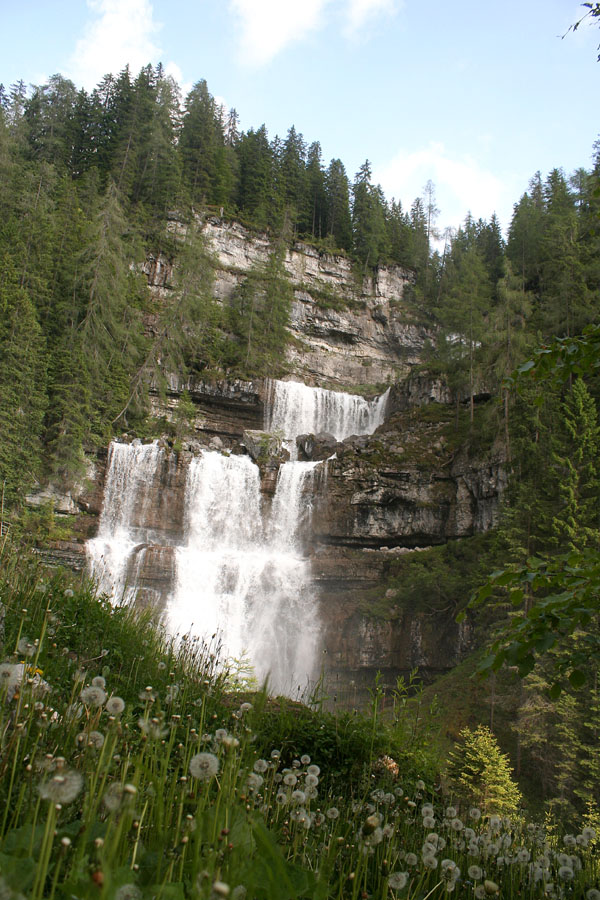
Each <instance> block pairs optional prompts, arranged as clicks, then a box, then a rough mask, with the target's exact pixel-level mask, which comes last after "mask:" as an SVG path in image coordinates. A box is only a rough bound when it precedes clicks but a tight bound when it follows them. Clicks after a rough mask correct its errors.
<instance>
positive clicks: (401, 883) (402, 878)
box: [388, 872, 408, 891]
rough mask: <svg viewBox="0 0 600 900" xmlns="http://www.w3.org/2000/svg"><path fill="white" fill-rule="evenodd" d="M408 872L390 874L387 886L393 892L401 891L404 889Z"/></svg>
mask: <svg viewBox="0 0 600 900" xmlns="http://www.w3.org/2000/svg"><path fill="white" fill-rule="evenodd" d="M407 881H408V872H391V873H390V875H389V877H388V885H389V886H390V887H391V889H392V890H393V891H401V890H402V889H403V888H405V887H406V883H407Z"/></svg>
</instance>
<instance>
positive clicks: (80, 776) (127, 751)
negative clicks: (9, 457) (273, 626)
mask: <svg viewBox="0 0 600 900" xmlns="http://www.w3.org/2000/svg"><path fill="white" fill-rule="evenodd" d="M0 563H1V566H2V568H1V581H0V590H1V596H2V604H3V609H4V612H5V624H4V635H3V651H4V653H3V657H4V661H3V662H2V664H1V666H0V684H1V685H2V686H1V687H0V739H1V761H0V798H1V801H2V802H1V803H0V873H1V874H0V879H1V880H0V896H2V897H14V898H17V897H23V896H25V897H28V898H31V900H41V898H50V900H54V898H57V900H72V898H79V900H87V898H100V900H127V898H129V900H135V898H164V900H184V898H202V900H216V898H220V897H231V898H232V900H234V898H235V900H241V898H244V897H246V898H248V900H252V898H255V900H290V898H293V900H295V898H298V900H299V898H315V900H328V898H331V900H334V898H335V900H346V898H347V900H364V898H377V900H379V898H381V900H387V898H389V900H395V898H399V900H404V898H406V900H408V898H410V900H417V898H419V900H425V898H429V897H431V898H441V897H445V895H446V894H447V893H451V892H453V891H454V892H455V893H456V896H459V897H483V896H502V897H512V896H515V897H516V896H519V897H529V898H533V897H543V896H566V895H567V894H568V896H572V897H583V896H585V892H586V891H589V890H591V889H594V888H595V885H597V880H598V869H597V859H596V856H595V854H594V849H595V846H596V845H595V837H594V836H593V835H592V832H590V831H588V832H583V831H582V832H581V834H580V835H574V836H573V837H572V839H571V838H569V840H568V841H567V843H566V844H564V843H563V838H562V836H560V837H559V835H558V832H556V833H554V834H551V835H548V834H547V833H546V832H545V831H544V830H543V828H542V827H541V826H540V825H532V824H529V825H527V824H526V823H525V822H524V821H522V820H521V819H520V818H515V820H514V821H513V822H512V823H508V822H507V821H506V820H499V819H498V820H497V819H495V818H494V817H493V816H492V814H491V813H492V810H491V809H486V810H484V811H483V815H482V816H480V817H477V818H474V816H475V813H472V814H471V818H469V812H468V808H465V809H464V810H458V811H456V812H457V814H456V815H455V814H454V812H453V811H452V810H451V809H448V806H449V798H448V797H445V796H443V795H442V794H441V791H440V782H439V778H438V766H439V762H440V761H439V760H438V759H437V757H436V754H435V750H434V746H433V743H434V742H433V741H432V733H431V730H430V729H429V730H427V729H423V728H422V727H421V716H420V712H419V706H418V704H417V705H415V703H414V702H413V700H412V698H411V697H410V695H409V691H408V689H407V687H406V686H403V685H401V686H399V689H398V691H397V692H396V695H395V697H394V703H393V711H392V714H391V715H390V716H389V717H386V718H385V719H384V718H382V716H381V714H380V712H379V709H380V700H381V696H380V694H381V692H380V689H379V686H378V684H376V685H375V686H374V689H373V704H372V709H371V712H370V714H369V715H361V714H358V713H345V714H343V715H338V716H334V715H332V714H329V713H325V712H323V711H321V710H320V709H319V706H318V704H317V706H316V708H313V709H309V708H307V707H306V706H303V705H301V704H298V703H294V702H292V701H289V700H284V699H282V698H279V699H277V700H273V699H271V698H269V697H268V696H267V694H266V693H265V692H264V691H258V692H255V693H253V694H252V695H249V694H247V693H245V694H243V695H242V694H240V693H239V687H240V685H239V683H238V682H237V680H236V672H235V670H233V671H232V670H228V669H227V668H226V667H223V666H222V665H221V664H220V662H219V652H218V647H216V646H213V645H206V644H204V643H203V642H202V641H200V640H197V639H195V638H191V637H186V636H183V637H182V638H181V639H180V640H179V641H178V642H177V643H174V642H173V641H172V640H169V639H168V638H167V637H166V635H164V633H163V632H162V631H161V629H160V627H158V626H157V625H156V623H154V622H153V621H152V617H151V615H150V614H149V613H145V614H139V613H137V612H135V611H134V610H132V609H130V608H126V607H122V606H112V605H111V603H110V602H109V601H108V600H107V599H106V598H102V597H100V598H97V597H96V596H95V595H94V591H93V586H92V585H90V583H89V582H87V581H85V580H81V581H78V582H73V580H72V578H71V579H70V578H69V577H68V576H67V575H66V574H64V573H55V574H49V573H48V571H47V570H44V569H43V568H41V567H40V566H39V564H37V563H36V562H35V560H33V559H30V558H27V557H24V556H23V555H22V554H19V553H17V552H16V550H15V548H14V547H13V546H11V545H10V544H9V543H8V542H5V543H4V545H3V548H2V552H1V556H0ZM540 873H541V874H540ZM559 879H562V880H559ZM549 884H554V885H556V887H555V889H554V890H553V891H550V889H549ZM563 889H564V890H563ZM588 896H590V897H591V898H593V897H594V896H596V895H595V894H593V893H592V894H591V895H588Z"/></svg>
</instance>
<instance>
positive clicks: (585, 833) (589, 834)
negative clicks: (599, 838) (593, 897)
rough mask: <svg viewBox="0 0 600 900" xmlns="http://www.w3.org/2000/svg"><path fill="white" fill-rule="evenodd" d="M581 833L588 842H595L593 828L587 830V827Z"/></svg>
mask: <svg viewBox="0 0 600 900" xmlns="http://www.w3.org/2000/svg"><path fill="white" fill-rule="evenodd" d="M581 833H582V835H583V836H584V838H586V839H587V840H588V841H595V840H596V830H595V828H589V827H587V828H582V829H581ZM592 890H595V888H592Z"/></svg>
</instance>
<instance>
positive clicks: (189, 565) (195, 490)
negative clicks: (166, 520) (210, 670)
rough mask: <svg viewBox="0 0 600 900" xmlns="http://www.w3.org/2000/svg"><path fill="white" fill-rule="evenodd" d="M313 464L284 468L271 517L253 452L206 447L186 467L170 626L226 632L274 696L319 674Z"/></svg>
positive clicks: (233, 649) (229, 651) (226, 645)
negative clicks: (306, 507)
mask: <svg viewBox="0 0 600 900" xmlns="http://www.w3.org/2000/svg"><path fill="white" fill-rule="evenodd" d="M315 465H316V464H315V463H299V464H297V466H295V467H291V468H290V467H288V466H284V467H282V469H281V471H280V474H279V478H278V482H277V488H276V492H275V497H274V500H273V506H272V514H271V517H270V519H269V520H268V521H267V522H265V523H264V524H263V521H262V518H261V510H260V506H261V501H260V479H259V472H258V468H257V466H255V465H254V463H253V462H252V461H251V460H250V459H249V457H245V456H230V457H227V456H223V455H222V454H220V453H216V452H213V453H203V454H202V455H201V456H199V457H197V458H196V459H195V460H193V461H192V463H191V465H190V469H189V473H188V482H187V509H186V525H187V528H186V532H187V543H186V545H185V546H182V547H180V548H179V549H178V552H177V579H176V587H175V591H174V593H173V596H172V598H171V600H170V601H169V603H168V606H167V621H168V626H169V630H171V631H175V632H177V631H179V632H182V631H185V632H188V631H191V632H192V633H197V634H202V635H211V634H215V633H218V634H219V635H220V638H221V641H222V645H223V651H224V653H225V654H226V655H227V656H229V657H233V658H235V659H238V660H240V659H242V658H243V657H247V658H248V660H249V661H250V662H251V664H252V666H253V668H254V671H255V673H256V676H257V678H258V680H259V681H260V682H263V681H264V680H265V679H267V678H268V681H269V687H270V689H271V690H272V691H275V692H276V693H286V694H290V693H293V692H294V691H295V690H296V689H297V688H298V687H300V688H301V690H304V689H306V688H307V687H308V683H309V682H310V680H311V678H312V677H313V675H314V664H315V652H316V636H317V622H316V619H315V615H314V607H313V602H312V593H311V591H310V587H309V585H310V580H309V576H310V571H309V566H308V561H307V560H306V559H305V558H304V557H303V556H302V553H301V550H300V546H299V541H298V532H299V528H300V525H301V523H302V519H303V514H302V492H303V489H304V487H305V486H306V481H307V478H309V477H310V473H311V472H312V470H313V469H314V467H315Z"/></svg>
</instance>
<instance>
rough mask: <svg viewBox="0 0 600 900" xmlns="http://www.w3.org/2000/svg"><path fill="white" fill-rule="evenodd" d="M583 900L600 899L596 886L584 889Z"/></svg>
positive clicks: (599, 892)
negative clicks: (587, 889)
mask: <svg viewBox="0 0 600 900" xmlns="http://www.w3.org/2000/svg"><path fill="white" fill-rule="evenodd" d="M585 900H600V891H599V890H597V889H596V888H590V889H589V891H586V894H585Z"/></svg>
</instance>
